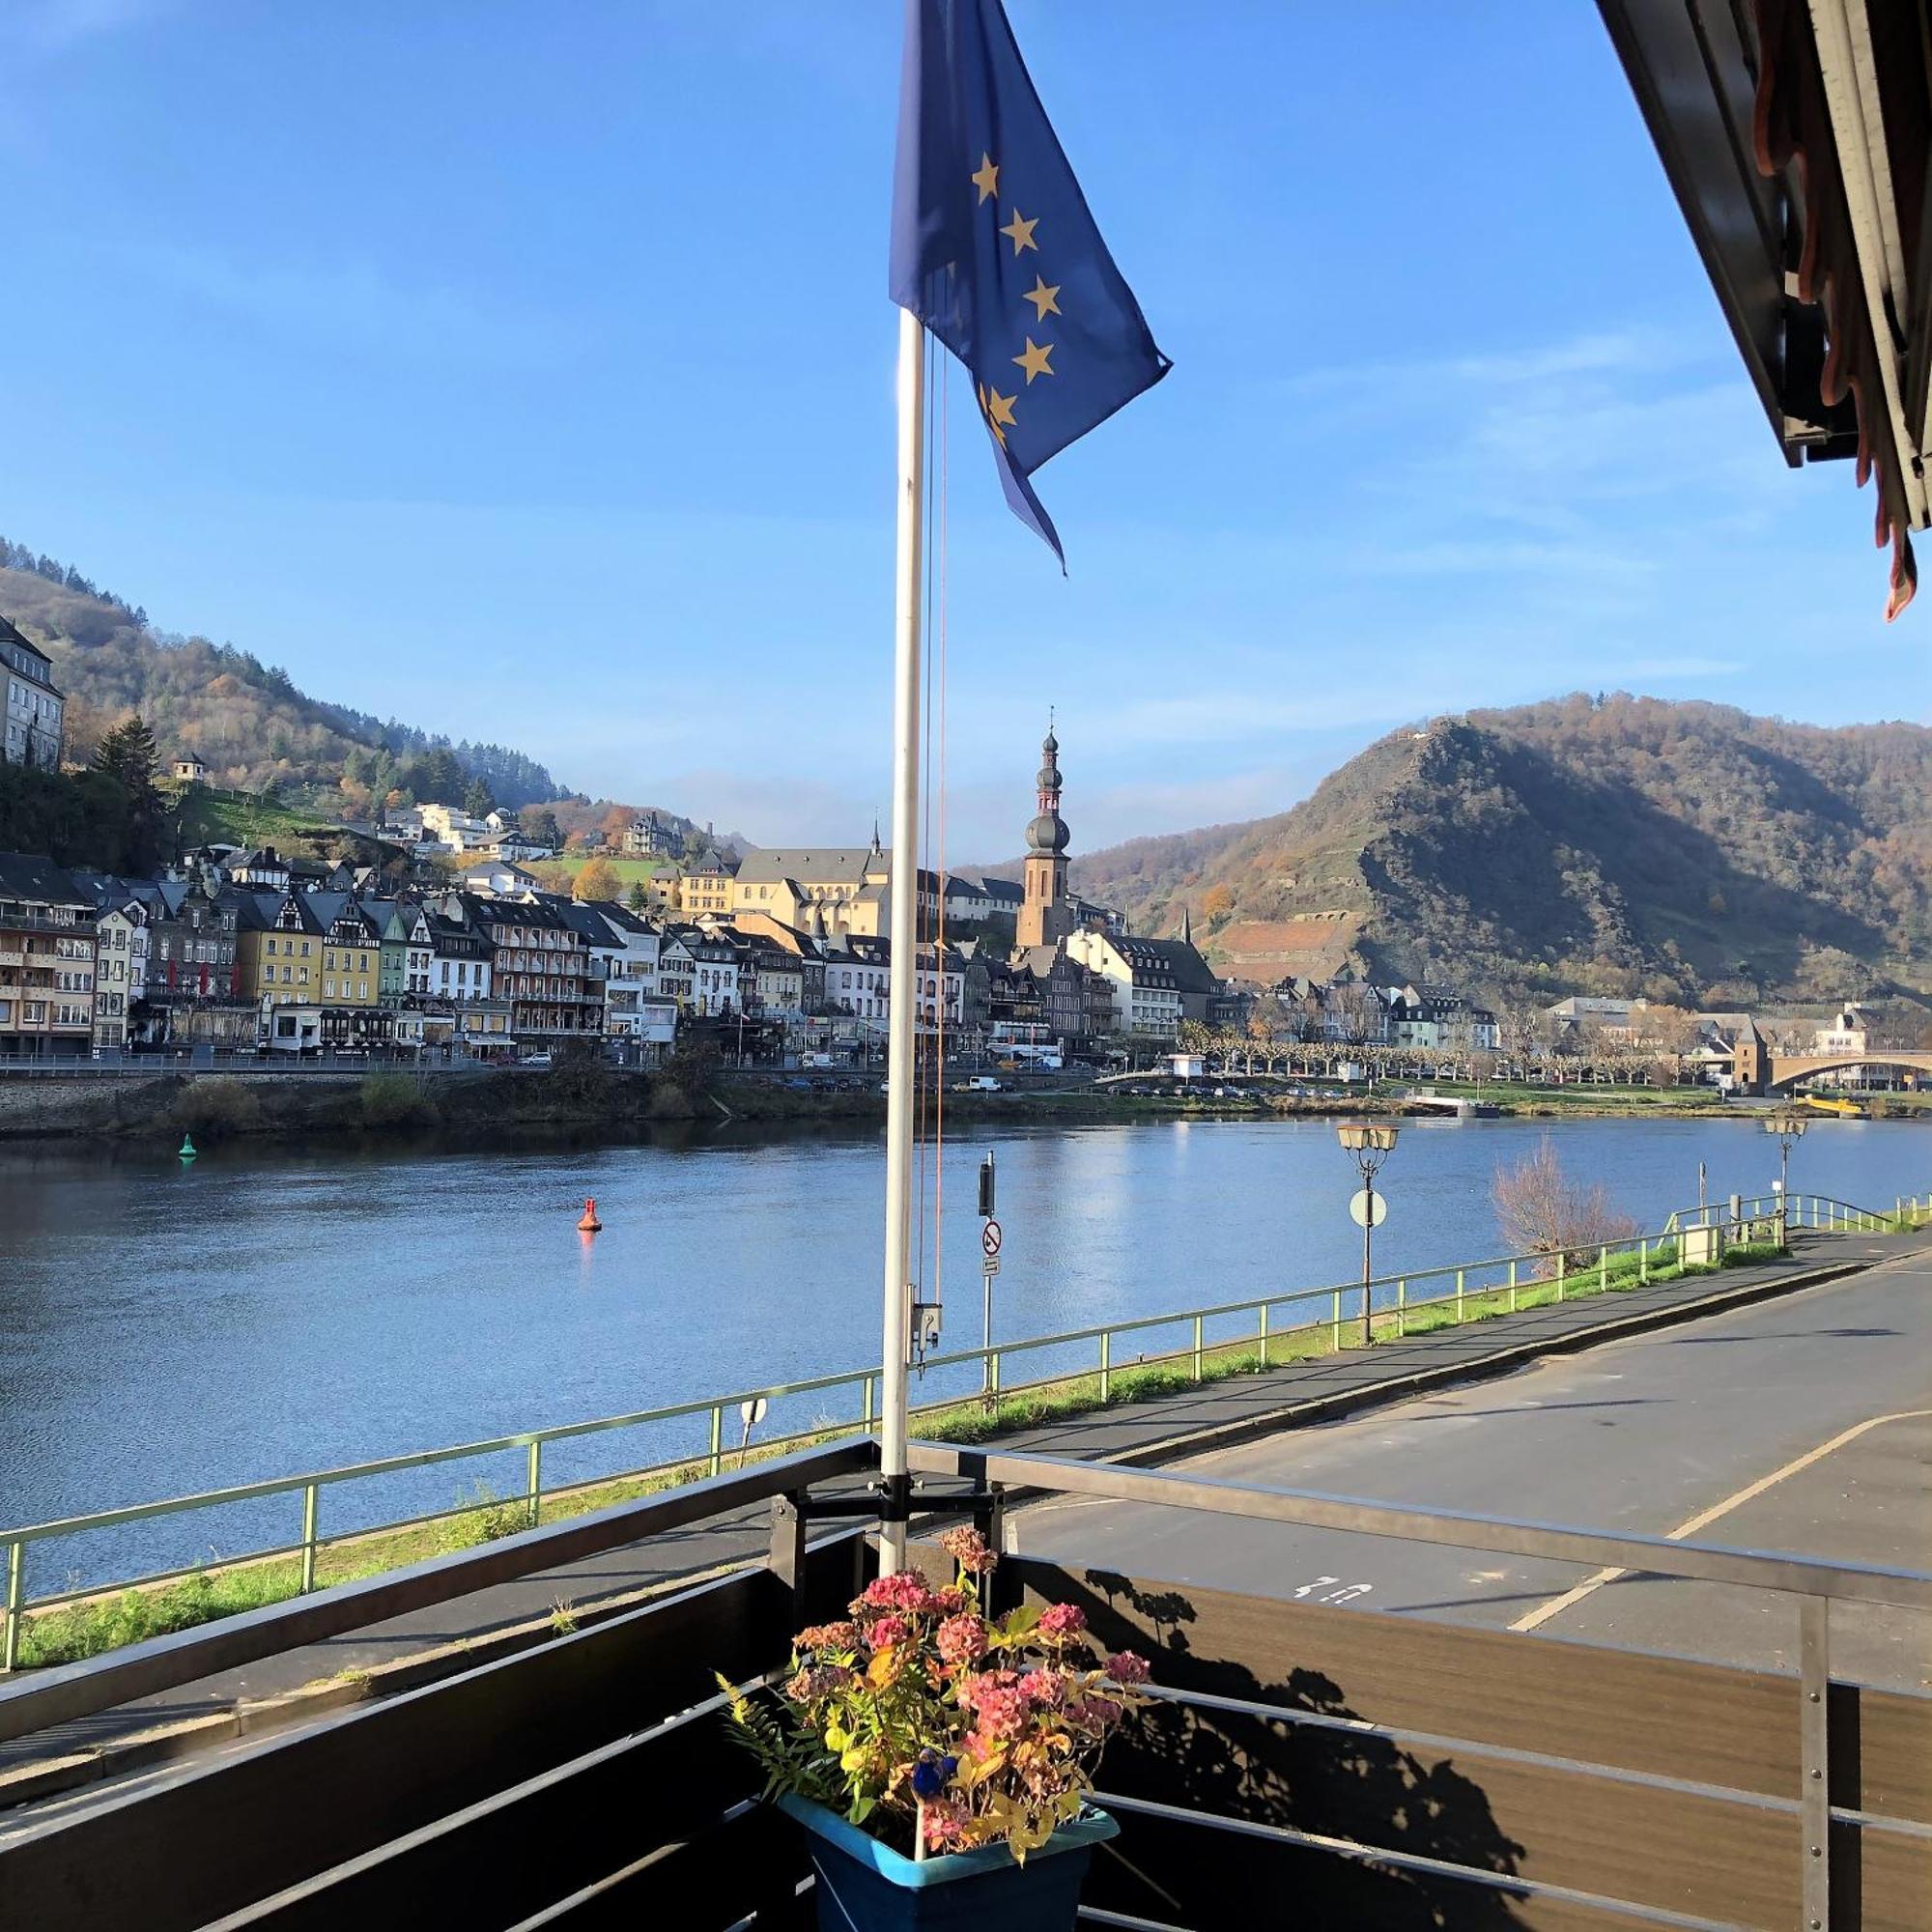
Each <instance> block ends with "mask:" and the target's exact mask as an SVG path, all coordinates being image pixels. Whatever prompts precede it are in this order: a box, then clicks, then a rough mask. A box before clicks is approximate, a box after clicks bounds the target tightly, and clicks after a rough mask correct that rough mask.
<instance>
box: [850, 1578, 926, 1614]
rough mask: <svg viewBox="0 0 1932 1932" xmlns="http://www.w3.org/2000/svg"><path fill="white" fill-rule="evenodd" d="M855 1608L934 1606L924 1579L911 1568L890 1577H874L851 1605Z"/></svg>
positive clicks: (886, 1608) (922, 1608) (877, 1608)
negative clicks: (861, 1594) (857, 1599)
mask: <svg viewBox="0 0 1932 1932" xmlns="http://www.w3.org/2000/svg"><path fill="white" fill-rule="evenodd" d="M852 1607H853V1609H855V1610H912V1611H918V1610H929V1609H931V1608H933V1607H934V1605H933V1600H932V1592H931V1591H930V1590H928V1589H927V1588H926V1587H925V1579H924V1578H923V1577H920V1576H918V1575H917V1574H916V1573H915V1572H913V1571H911V1570H898V1571H895V1572H894V1574H893V1575H892V1576H890V1577H873V1578H872V1580H871V1581H870V1582H869V1583H867V1585H866V1590H865V1594H864V1595H863V1596H862V1597H861V1598H860V1599H859V1601H858V1602H857V1603H856V1604H854V1605H852Z"/></svg>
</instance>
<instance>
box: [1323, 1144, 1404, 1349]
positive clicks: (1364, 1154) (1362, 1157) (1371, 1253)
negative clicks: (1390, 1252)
mask: <svg viewBox="0 0 1932 1932" xmlns="http://www.w3.org/2000/svg"><path fill="white" fill-rule="evenodd" d="M1396 1133H1397V1129H1396V1128H1395V1127H1394V1126H1393V1125H1387V1126H1374V1125H1371V1124H1369V1123H1368V1122H1357V1121H1350V1122H1345V1123H1344V1124H1343V1125H1342V1126H1340V1127H1338V1128H1337V1129H1336V1134H1337V1137H1338V1138H1339V1139H1340V1140H1341V1143H1342V1146H1343V1149H1344V1151H1347V1152H1348V1153H1350V1154H1352V1155H1353V1156H1354V1159H1355V1166H1356V1167H1357V1168H1358V1169H1359V1170H1360V1171H1361V1176H1362V1191H1361V1193H1360V1194H1359V1195H1358V1196H1357V1197H1356V1200H1355V1202H1351V1203H1350V1211H1351V1212H1353V1213H1355V1215H1356V1218H1357V1219H1358V1220H1359V1221H1360V1222H1361V1224H1362V1346H1363V1347H1364V1348H1367V1347H1368V1346H1369V1344H1370V1343H1372V1342H1373V1341H1374V1340H1375V1310H1374V1308H1373V1307H1372V1305H1371V1302H1370V1289H1369V1283H1370V1282H1371V1281H1373V1280H1374V1279H1375V1265H1374V1260H1375V1249H1374V1241H1375V1230H1376V1220H1377V1215H1376V1208H1377V1205H1378V1204H1377V1200H1376V1171H1377V1169H1378V1168H1379V1167H1380V1166H1381V1164H1382V1162H1383V1161H1385V1160H1386V1159H1387V1158H1388V1157H1389V1155H1390V1154H1391V1153H1392V1152H1393V1151H1395V1137H1396ZM1384 1211H1386V1209H1384Z"/></svg>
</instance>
